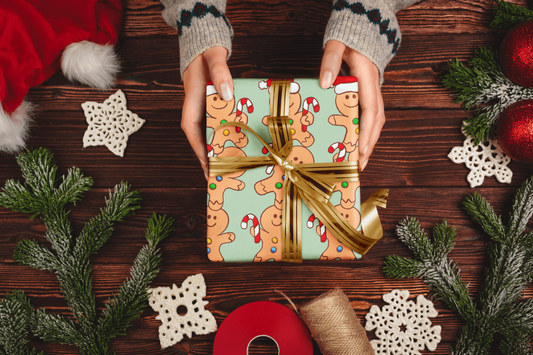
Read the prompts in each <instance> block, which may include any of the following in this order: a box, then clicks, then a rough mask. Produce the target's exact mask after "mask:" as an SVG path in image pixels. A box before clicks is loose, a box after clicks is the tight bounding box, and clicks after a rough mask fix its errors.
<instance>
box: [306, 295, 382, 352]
mask: <svg viewBox="0 0 533 355" xmlns="http://www.w3.org/2000/svg"><path fill="white" fill-rule="evenodd" d="M300 313H301V316H302V319H303V320H304V322H305V323H306V324H307V327H308V328H309V330H310V331H311V336H312V337H313V339H315V341H316V342H317V344H318V346H319V347H320V350H321V351H322V354H323V355H354V354H357V355H374V350H373V349H372V345H370V341H369V340H368V337H367V336H366V331H365V329H364V328H363V326H362V325H361V324H360V323H359V319H358V318H357V315H356V314H355V312H354V310H353V309H352V306H351V305H350V303H349V300H348V297H346V295H345V294H344V292H342V290H341V289H338V288H336V289H333V290H331V291H329V292H326V293H324V294H322V295H320V296H318V297H317V298H315V299H314V300H312V301H311V302H309V303H307V304H305V305H304V306H302V307H301V308H300Z"/></svg>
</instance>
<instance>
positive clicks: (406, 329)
mask: <svg viewBox="0 0 533 355" xmlns="http://www.w3.org/2000/svg"><path fill="white" fill-rule="evenodd" d="M408 298H409V291H407V290H392V292H391V293H387V294H384V295H383V300H384V301H385V302H387V303H388V305H386V306H383V308H382V309H381V310H380V309H379V307H378V306H376V305H373V306H372V307H371V308H370V311H369V312H368V313H367V314H366V325H365V329H366V330H367V331H370V330H373V329H376V336H377V337H378V338H379V340H371V341H370V343H371V344H372V348H374V352H375V353H376V355H380V354H402V355H415V354H416V355H420V352H419V350H423V349H424V346H426V347H427V348H428V349H429V350H431V351H433V350H435V349H436V348H437V344H438V343H439V342H440V340H441V337H440V331H441V327H440V326H439V325H436V326H433V327H432V326H431V321H430V320H429V318H428V317H436V316H437V314H438V313H437V311H436V310H435V307H433V303H432V302H431V301H428V300H427V299H426V298H425V297H424V296H422V295H419V296H418V297H417V298H416V304H415V303H414V302H413V301H407V299H408Z"/></svg>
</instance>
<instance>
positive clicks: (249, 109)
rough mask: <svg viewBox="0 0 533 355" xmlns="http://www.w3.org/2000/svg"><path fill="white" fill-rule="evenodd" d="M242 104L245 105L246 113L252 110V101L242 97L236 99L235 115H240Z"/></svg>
mask: <svg viewBox="0 0 533 355" xmlns="http://www.w3.org/2000/svg"><path fill="white" fill-rule="evenodd" d="M243 106H247V108H248V113H252V112H254V105H253V104H252V101H250V99H247V98H246V97H243V98H242V99H240V100H239V101H237V116H240V115H241V114H242V111H243Z"/></svg>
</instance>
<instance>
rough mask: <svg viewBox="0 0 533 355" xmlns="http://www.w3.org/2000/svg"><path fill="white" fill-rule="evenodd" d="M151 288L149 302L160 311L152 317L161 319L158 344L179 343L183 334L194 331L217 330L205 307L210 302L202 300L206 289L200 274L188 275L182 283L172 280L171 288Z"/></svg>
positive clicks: (207, 332) (200, 332)
mask: <svg viewBox="0 0 533 355" xmlns="http://www.w3.org/2000/svg"><path fill="white" fill-rule="evenodd" d="M150 291H151V292H152V295H151V296H150V299H149V300H148V302H149V303H150V306H151V307H152V308H153V310H154V311H156V312H159V315H158V316H157V317H155V319H159V320H160V321H161V322H162V323H163V324H162V325H161V326H160V327H159V342H160V343H161V348H163V349H164V348H167V347H169V346H171V345H174V344H176V343H179V342H180V341H181V340H182V339H183V335H184V334H187V336H188V337H189V338H191V337H192V333H193V332H194V333H195V334H197V335H201V334H209V333H212V332H214V331H216V330H217V322H216V320H215V317H213V315H212V314H211V312H209V311H208V310H206V309H205V308H204V306H205V305H206V304H208V303H209V302H207V301H204V300H202V298H204V297H205V292H206V291H205V281H204V276H203V275H202V274H196V275H193V276H189V277H187V278H186V279H185V281H183V283H182V284H181V287H177V286H176V285H175V284H174V285H172V288H170V287H157V288H152V289H150Z"/></svg>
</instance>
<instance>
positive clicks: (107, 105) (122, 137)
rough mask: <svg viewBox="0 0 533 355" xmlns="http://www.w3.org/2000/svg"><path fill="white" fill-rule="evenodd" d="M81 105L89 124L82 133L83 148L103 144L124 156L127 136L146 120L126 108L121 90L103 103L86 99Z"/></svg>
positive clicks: (116, 153) (124, 97)
mask: <svg viewBox="0 0 533 355" xmlns="http://www.w3.org/2000/svg"><path fill="white" fill-rule="evenodd" d="M81 107H82V108H83V112H84V113H85V117H86V118H87V123H88V124H89V127H87V131H85V134H84V135H83V148H86V147H89V146H98V145H105V146H106V147H107V148H108V149H109V150H110V151H111V152H113V153H114V154H115V155H118V156H120V157H123V156H124V150H125V149H126V146H127V143H128V138H129V136H130V135H131V134H133V133H135V132H137V131H138V130H139V128H141V127H142V125H143V124H144V122H146V121H145V120H143V119H142V118H140V117H139V116H138V115H137V114H135V113H133V112H131V111H130V110H128V109H127V108H126V96H124V93H123V92H122V90H118V91H117V92H116V93H115V94H113V95H111V96H109V98H108V99H107V100H105V101H104V103H98V102H90V101H88V102H84V103H83V104H81Z"/></svg>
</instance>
